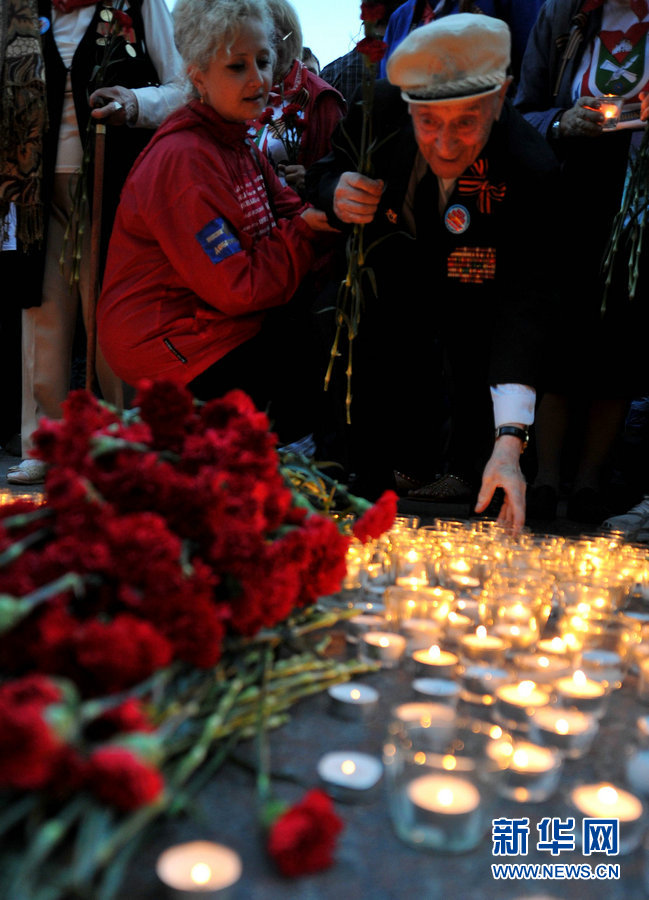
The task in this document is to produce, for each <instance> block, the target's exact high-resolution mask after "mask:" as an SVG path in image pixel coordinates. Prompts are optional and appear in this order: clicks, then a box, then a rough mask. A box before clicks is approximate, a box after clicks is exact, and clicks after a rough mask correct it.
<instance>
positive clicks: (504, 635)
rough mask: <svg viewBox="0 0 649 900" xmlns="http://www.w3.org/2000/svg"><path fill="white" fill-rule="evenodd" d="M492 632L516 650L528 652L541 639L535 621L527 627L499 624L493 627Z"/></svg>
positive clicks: (506, 623)
mask: <svg viewBox="0 0 649 900" xmlns="http://www.w3.org/2000/svg"><path fill="white" fill-rule="evenodd" d="M532 623H533V624H532ZM492 631H493V634H494V635H495V636H496V637H499V638H501V639H502V640H503V641H506V642H507V644H509V646H510V647H513V648H514V649H515V650H527V649H528V648H529V647H532V646H533V645H534V644H536V642H537V640H538V637H539V632H538V629H537V628H536V622H535V621H534V620H530V622H529V624H527V625H516V624H512V623H510V622H499V623H498V624H496V625H494V626H493V629H492Z"/></svg>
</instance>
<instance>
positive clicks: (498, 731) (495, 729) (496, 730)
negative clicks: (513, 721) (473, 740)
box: [489, 725, 503, 738]
mask: <svg viewBox="0 0 649 900" xmlns="http://www.w3.org/2000/svg"><path fill="white" fill-rule="evenodd" d="M489 736H490V737H492V738H500V737H502V736H503V730H502V728H501V727H500V725H493V726H492V727H491V728H490V729H489Z"/></svg>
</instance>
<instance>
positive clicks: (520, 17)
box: [381, 0, 544, 94]
mask: <svg viewBox="0 0 649 900" xmlns="http://www.w3.org/2000/svg"><path fill="white" fill-rule="evenodd" d="M543 2H544V0H408V2H407V3H403V4H401V6H399V8H398V9H397V10H396V11H395V12H394V13H393V14H392V16H391V17H390V21H389V23H388V27H387V30H386V33H385V38H384V40H385V42H386V43H387V45H388V51H387V53H386V55H385V57H384V59H383V61H382V63H381V75H382V76H385V74H386V65H387V61H388V59H389V57H390V53H391V52H392V51H393V50H394V48H395V47H396V46H397V45H398V44H399V43H400V42H401V41H402V40H403V39H404V37H405V36H406V35H407V34H409V33H410V32H411V31H412V29H413V28H418V27H419V26H420V25H425V24H426V23H428V22H432V21H433V20H434V19H438V18H441V17H442V16H448V15H450V14H451V13H458V12H463V13H465V12H472V13H484V14H485V15H487V16H495V17H496V18H497V19H502V20H503V22H507V24H508V25H509V30H510V31H511V35H512V52H511V73H512V76H513V79H514V80H513V82H512V88H510V94H511V93H512V90H513V87H514V86H515V85H516V82H517V81H518V76H519V72H520V67H521V61H522V58H523V53H524V52H525V47H526V45H527V39H528V36H529V33H530V31H531V29H532V26H533V25H534V23H535V21H536V17H537V15H538V12H539V10H540V9H541V7H542V6H543Z"/></svg>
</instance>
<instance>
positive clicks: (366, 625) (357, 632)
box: [347, 613, 386, 644]
mask: <svg viewBox="0 0 649 900" xmlns="http://www.w3.org/2000/svg"><path fill="white" fill-rule="evenodd" d="M385 626H386V621H385V619H384V618H383V616H377V615H375V614H374V613H360V615H358V616H352V617H351V618H350V619H348V620H347V640H348V642H349V643H350V644H357V643H358V641H359V640H360V638H361V637H362V636H363V635H364V634H367V632H368V631H384V630H385Z"/></svg>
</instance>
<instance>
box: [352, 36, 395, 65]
mask: <svg viewBox="0 0 649 900" xmlns="http://www.w3.org/2000/svg"><path fill="white" fill-rule="evenodd" d="M356 49H357V50H358V52H359V53H362V54H363V56H366V57H367V58H368V59H369V61H370V62H372V63H378V62H381V60H382V59H383V57H384V56H385V53H386V51H387V49H388V45H387V44H386V43H385V41H382V40H381V39H380V38H369V37H366V38H363V40H362V41H359V42H358V43H357V44H356Z"/></svg>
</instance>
